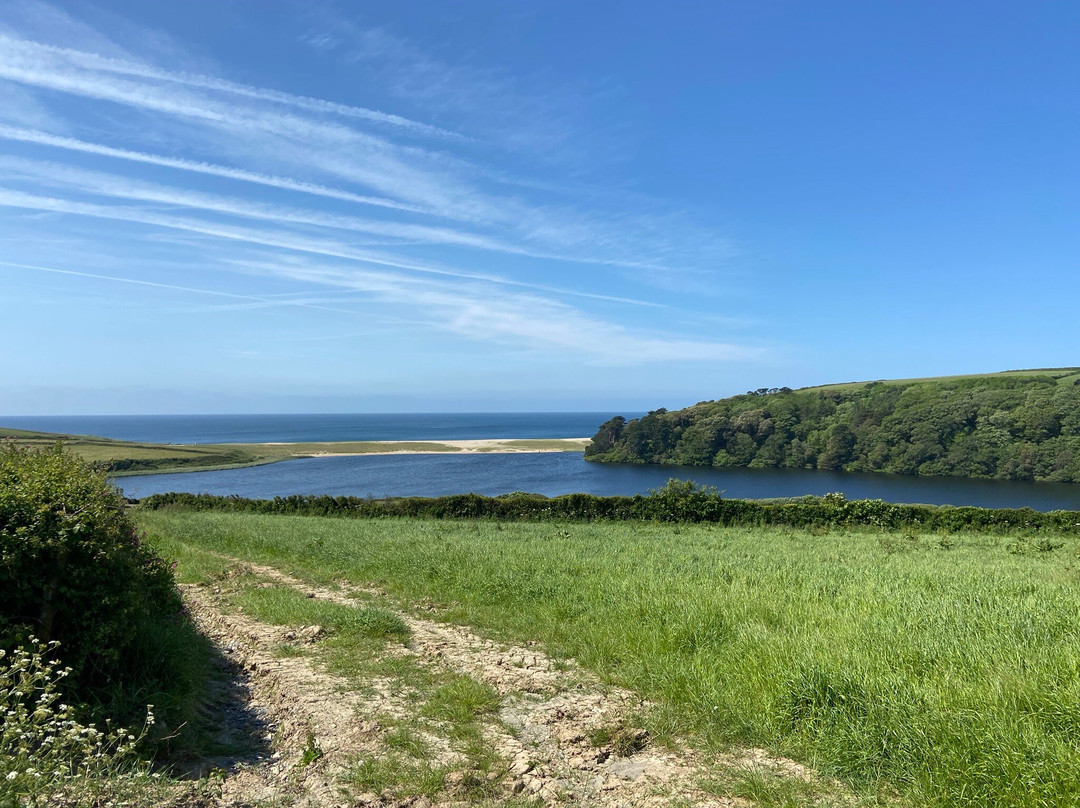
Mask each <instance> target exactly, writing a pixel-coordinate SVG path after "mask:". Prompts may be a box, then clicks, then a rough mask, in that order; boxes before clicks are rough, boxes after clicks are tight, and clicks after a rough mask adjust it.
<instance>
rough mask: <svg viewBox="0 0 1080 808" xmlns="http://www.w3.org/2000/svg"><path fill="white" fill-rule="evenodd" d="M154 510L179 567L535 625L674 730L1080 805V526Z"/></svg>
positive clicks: (898, 780) (939, 789)
mask: <svg viewBox="0 0 1080 808" xmlns="http://www.w3.org/2000/svg"><path fill="white" fill-rule="evenodd" d="M138 518H139V520H140V521H141V523H142V525H143V526H144V527H145V528H146V529H147V530H148V531H149V532H150V535H151V536H152V537H153V538H154V540H155V541H156V542H157V543H158V544H159V546H160V547H161V548H162V549H163V550H164V551H165V553H166V554H168V555H172V556H174V557H176V558H178V559H179V560H180V562H181V563H180V572H181V574H182V575H184V576H192V577H193V578H195V577H198V576H199V575H201V574H204V572H205V568H206V567H208V566H212V565H213V564H217V563H220V562H219V561H218V560H216V559H214V557H213V556H211V555H209V553H208V552H207V551H220V552H225V553H229V554H231V555H235V556H239V557H243V558H246V559H249V560H252V561H259V562H263V563H270V564H274V565H277V566H279V567H281V568H283V569H286V570H288V571H290V572H292V573H294V574H296V575H299V576H301V577H304V578H306V579H308V580H310V581H313V582H327V581H331V580H336V579H347V580H350V581H353V582H357V583H361V582H376V583H378V584H380V585H381V586H384V587H385V588H386V589H388V590H389V591H391V592H392V593H393V594H395V595H397V596H400V597H403V598H407V599H409V600H419V599H421V598H424V597H430V598H434V599H436V600H438V601H440V602H443V603H445V604H449V605H450V606H451V608H450V610H449V611H448V612H447V614H448V616H449V617H450V619H453V620H456V621H459V622H462V623H468V624H471V625H475V626H478V627H480V628H481V629H483V630H484V631H487V632H490V633H493V634H497V635H502V636H505V637H507V638H513V639H516V640H527V639H537V640H541V641H543V642H544V643H545V644H547V646H548V647H549V648H551V649H553V650H554V651H555V652H556V653H560V654H564V655H567V656H573V657H576V658H577V659H578V660H579V661H581V662H582V663H583V664H584V665H586V666H588V667H590V668H592V669H594V670H597V671H599V672H600V673H601V674H602V675H604V676H605V677H608V678H609V679H611V680H612V681H616V682H619V683H622V684H624V685H627V686H629V687H631V688H633V689H635V690H637V691H639V692H640V693H642V694H643V695H644V696H646V697H648V698H650V699H653V700H655V701H656V702H657V703H658V705H659V706H658V708H657V709H656V711H655V712H654V714H653V715H652V717H651V722H652V727H653V729H654V730H655V731H656V732H658V733H659V734H663V733H664V732H672V731H684V730H685V731H688V732H690V733H692V734H694V735H696V736H697V737H698V738H699V741H700V743H702V744H703V745H705V746H707V747H711V748H720V747H723V746H724V745H726V744H735V743H737V744H756V745H761V746H765V747H767V748H769V749H771V750H774V751H776V752H780V753H784V754H789V755H792V756H794V757H796V758H798V759H800V760H803V761H805V762H808V763H811V764H813V765H814V766H816V767H817V768H818V769H819V770H821V771H822V772H823V773H825V774H829V775H834V776H837V777H840V778H841V779H843V780H844V781H845V782H847V783H849V784H851V785H852V786H853V787H854V788H855V789H856V790H857V791H859V792H861V793H862V794H864V795H882V796H884V797H888V796H889V795H891V794H894V793H898V794H900V795H902V797H903V798H904V800H905V801H910V802H911V803H912V804H919V805H939V806H960V805H965V806H966V805H971V806H976V805H978V806H990V805H995V806H1043V805H1047V806H1048V805H1077V804H1080V748H1078V744H1077V742H1078V740H1080V708H1078V707H1077V705H1078V704H1080V665H1078V664H1077V660H1078V659H1080V601H1078V599H1077V598H1076V597H1075V591H1076V585H1077V579H1078V575H1080V573H1078V565H1077V549H1078V546H1080V544H1078V542H1077V539H1076V538H1075V537H1074V536H1061V537H1057V538H1056V539H1055V540H1053V541H1046V542H1041V543H1039V544H1035V543H1031V542H1028V541H1026V540H1025V539H1023V538H1022V537H1016V536H1004V535H1001V536H998V535H994V534H986V533H980V534H964V533H960V534H950V535H947V536H946V535H942V534H932V533H919V532H915V531H907V532H892V533H886V532H874V531H852V532H841V531H831V532H830V531H828V530H825V529H815V530H812V531H799V530H791V529H777V528H719V527H716V526H709V525H686V524H681V525H662V524H656V523H632V522H630V523H612V522H603V523H588V524H583V523H569V522H567V523H559V522H545V523H539V524H537V523H507V522H499V521H479V522H478V521H453V520H442V521H430V520H412V519H372V520H343V519H321V518H314V517H287V516H265V515H256V514H243V513H240V514H235V513H194V512H186V511H182V510H170V511H156V512H141V513H140V514H139V516H138Z"/></svg>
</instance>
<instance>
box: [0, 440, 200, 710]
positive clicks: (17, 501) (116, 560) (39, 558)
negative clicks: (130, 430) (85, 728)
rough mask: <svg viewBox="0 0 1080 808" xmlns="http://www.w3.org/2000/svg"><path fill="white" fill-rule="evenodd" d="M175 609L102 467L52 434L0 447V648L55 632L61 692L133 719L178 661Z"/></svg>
mask: <svg viewBox="0 0 1080 808" xmlns="http://www.w3.org/2000/svg"><path fill="white" fill-rule="evenodd" d="M182 611H183V607H182V604H181V601H180V596H179V593H178V591H177V589H176V587H175V585H174V582H173V576H172V572H171V570H170V569H169V567H168V565H167V564H166V563H165V562H164V561H163V560H162V559H161V557H160V556H158V555H157V554H156V553H155V552H154V551H153V550H152V549H151V548H150V547H148V546H147V545H145V544H144V543H143V542H142V541H141V537H140V535H139V534H138V533H137V531H136V528H135V525H134V523H133V522H132V521H131V519H130V517H129V515H128V513H127V511H126V503H125V502H124V500H123V498H121V497H120V495H119V493H118V492H117V491H116V489H115V488H113V487H112V486H111V485H109V484H108V482H107V481H106V479H105V477H104V475H103V474H100V473H97V472H95V471H94V470H93V469H91V468H90V467H89V466H88V465H87V464H86V463H84V462H83V461H82V460H80V459H79V458H77V457H76V456H74V455H72V454H70V453H68V452H65V451H64V450H63V449H62V448H61V447H59V446H56V447H53V448H51V449H47V450H42V451H29V450H24V449H18V448H16V447H13V446H8V447H6V448H4V449H2V450H0V648H8V649H12V648H16V647H19V646H22V645H25V644H26V643H27V642H28V641H29V638H31V637H36V638H38V639H40V640H41V641H43V642H48V643H59V649H58V651H57V653H58V654H59V655H60V658H61V659H62V660H63V662H64V664H65V665H67V666H69V667H70V668H71V670H72V673H71V675H70V676H69V677H68V678H67V680H66V681H65V691H66V693H67V695H68V697H69V698H74V699H77V700H79V701H83V702H86V703H88V704H90V705H91V706H94V707H96V708H98V709H101V710H102V711H103V712H104V713H105V714H107V715H111V716H113V717H115V718H118V719H120V720H122V721H138V722H141V720H142V717H143V716H145V711H146V705H147V703H148V702H151V701H153V700H154V699H155V698H156V697H157V696H158V695H161V694H162V693H163V692H169V691H171V690H174V689H175V683H176V679H177V678H178V677H179V676H181V675H182V673H183V671H182V670H181V669H182V665H180V662H179V655H178V654H177V653H176V651H177V648H176V645H177V644H178V643H182V642H184V641H185V639H186V638H187V635H186V634H185V632H184V628H185V627H184V626H182V625H181V623H182V622H183V621H182V620H181V616H182Z"/></svg>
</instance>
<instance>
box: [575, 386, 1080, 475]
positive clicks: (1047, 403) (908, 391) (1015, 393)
mask: <svg viewBox="0 0 1080 808" xmlns="http://www.w3.org/2000/svg"><path fill="white" fill-rule="evenodd" d="M585 457H586V458H587V459H589V460H597V461H607V462H624V463H626V462H628V463H668V464H680V465H712V466H718V467H725V466H746V467H750V468H818V469H831V470H841V469H842V470H845V471H885V472H892V473H896V474H924V475H946V476H955V477H984V478H1006V479H1016V480H1032V479H1034V480H1055V481H1063V482H1080V370H1078V369H1076V368H1069V369H1061V370H1047V371H1044V372H1032V373H1028V374H996V375H988V376H978V377H966V378H964V377H960V378H952V379H943V380H921V381H920V380H915V381H903V382H870V383H866V384H861V385H860V384H853V385H837V386H831V387H823V388H806V389H803V390H790V389H788V388H780V389H770V390H757V391H754V392H750V393H747V394H745V395H740V396H733V397H731V398H726V399H721V400H719V401H707V402H702V403H699V404H695V405H694V406H693V407H688V408H686V409H683V410H678V411H674V412H667V411H666V410H664V409H659V410H654V411H652V412H650V413H649V414H648V415H646V416H644V417H642V418H639V419H635V420H632V421H626V420H625V419H623V418H621V417H616V418H613V419H611V420H610V421H608V422H607V423H605V424H603V425H602V426H601V427H600V429H599V431H598V432H597V433H596V435H595V436H594V437H593V439H592V443H591V444H590V445H589V446H588V447H587V448H586V450H585Z"/></svg>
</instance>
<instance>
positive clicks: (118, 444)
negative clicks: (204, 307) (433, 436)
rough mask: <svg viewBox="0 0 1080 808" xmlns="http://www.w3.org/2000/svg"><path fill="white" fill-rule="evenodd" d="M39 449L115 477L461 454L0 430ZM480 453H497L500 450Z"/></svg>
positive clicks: (558, 447)
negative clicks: (56, 450)
mask: <svg viewBox="0 0 1080 808" xmlns="http://www.w3.org/2000/svg"><path fill="white" fill-rule="evenodd" d="M5 438H7V439H10V440H12V441H14V442H15V443H16V444H18V445H20V446H29V447H32V448H41V447H45V446H51V445H53V444H55V443H56V442H57V441H62V442H63V443H64V444H65V445H66V446H67V447H68V448H69V449H71V450H72V451H73V452H75V453H76V454H78V455H79V456H80V457H82V458H83V459H85V460H88V461H90V462H92V463H101V464H102V465H104V466H105V467H106V468H108V469H109V470H110V472H111V473H113V474H116V475H125V474H145V473H147V472H155V473H157V472H164V471H193V470H202V471H208V470H210V469H219V468H238V467H241V466H253V465H258V464H260V463H274V462H277V461H279V460H288V459H290V458H294V457H310V456H313V455H322V454H383V453H389V452H457V451H460V449H458V448H457V447H455V446H453V445H451V444H443V443H437V442H432V441H339V442H332V443H315V442H310V443H220V444H213V443H204V444H161V443H138V442H134V441H123V440H112V439H110V438H99V437H96V436H94V435H62V434H56V433H51V432H30V431H27V430H23V429H9V428H6V427H0V440H2V439H5ZM500 443H501V445H502V446H505V447H506V448H507V449H512V450H516V451H563V452H579V451H581V450H582V448H583V446H584V443H585V441H581V440H507V441H501V442H500ZM478 451H499V448H497V447H491V448H484V449H480V450H478Z"/></svg>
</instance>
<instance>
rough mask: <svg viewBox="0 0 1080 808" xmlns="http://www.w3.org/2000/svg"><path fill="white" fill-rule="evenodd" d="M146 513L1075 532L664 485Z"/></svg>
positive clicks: (934, 511)
mask: <svg viewBox="0 0 1080 808" xmlns="http://www.w3.org/2000/svg"><path fill="white" fill-rule="evenodd" d="M139 504H140V507H141V508H143V509H146V510H165V509H170V508H179V509H183V510H196V511H234V512H241V513H264V514H293V515H302V516H346V517H359V518H373V517H376V518H377V517H387V516H414V517H415V516H419V517H427V518H434V519H512V520H520V521H546V520H549V519H572V520H581V521H659V522H709V523H713V524H719V525H724V526H742V527H763V526H768V525H782V526H786V527H841V526H844V527H847V526H850V527H856V526H871V527H878V528H883V529H899V528H907V527H916V528H920V529H925V530H943V531H949V532H953V531H959V530H993V531H996V532H1001V531H1014V530H1019V531H1024V532H1027V531H1055V532H1062V531H1065V532H1080V512H1076V511H1053V512H1051V513H1041V512H1039V511H1034V510H1031V509H1030V508H997V509H989V508H970V507H963V508H956V507H950V506H941V507H938V506H933V505H895V504H893V503H889V502H882V501H881V500H850V501H849V500H847V499H846V498H845V497H844V496H843V494H827V495H825V496H824V497H799V498H797V499H792V500H785V501H778V502H755V501H752V500H740V499H724V498H723V497H721V496H720V494H719V492H717V491H716V490H715V489H710V488H704V487H700V486H697V485H695V484H694V483H691V482H683V481H679V480H670V481H669V482H668V484H667V485H666V486H664V487H663V488H660V489H658V490H656V491H654V492H652V494H650V495H649V496H647V497H644V496H641V495H635V496H632V497H597V496H593V495H592V494H566V495H564V496H559V497H552V498H548V497H545V496H542V495H540V494H523V493H515V494H507V495H505V496H500V497H485V496H481V495H479V494H458V495H455V496H448V497H404V498H401V499H362V498H360V497H329V496H289V497H275V498H274V499H241V498H239V497H219V496H213V495H211V494H177V493H172V494H154V495H153V496H150V497H147V498H146V499H143V500H142V501H141V502H140V503H139Z"/></svg>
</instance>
